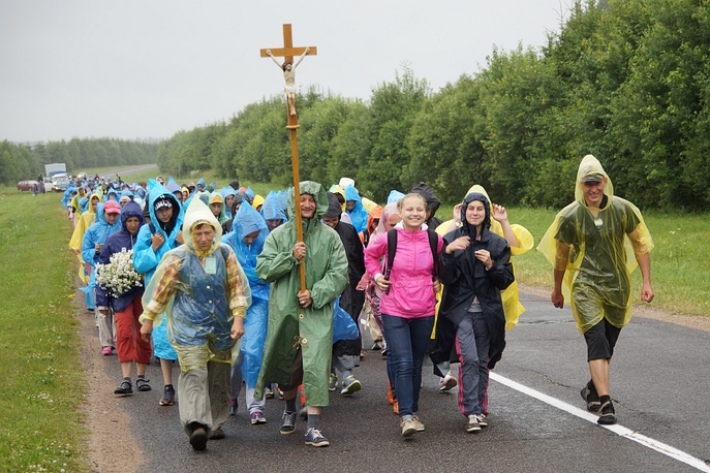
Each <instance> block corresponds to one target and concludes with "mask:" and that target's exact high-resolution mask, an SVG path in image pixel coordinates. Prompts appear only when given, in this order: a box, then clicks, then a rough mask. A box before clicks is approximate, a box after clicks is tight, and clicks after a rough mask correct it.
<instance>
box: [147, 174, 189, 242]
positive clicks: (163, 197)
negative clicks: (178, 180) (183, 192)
mask: <svg viewBox="0 0 710 473" xmlns="http://www.w3.org/2000/svg"><path fill="white" fill-rule="evenodd" d="M153 183H154V185H153V186H152V187H150V194H149V195H148V206H147V208H148V211H149V212H150V221H151V222H153V225H154V226H156V227H158V226H160V228H162V229H163V231H165V232H166V233H167V234H170V232H171V231H172V229H173V228H174V227H175V225H177V222H179V220H180V218H181V214H182V205H181V204H180V201H179V200H178V199H177V197H175V194H173V193H172V192H170V191H169V190H168V189H167V188H165V187H164V186H162V185H160V184H159V183H158V182H157V181H153ZM159 200H160V201H168V202H170V203H171V204H172V206H173V216H172V218H171V219H170V221H169V222H168V223H167V224H163V223H162V222H161V221H160V220H158V216H157V215H156V213H155V204H156V203H157V202H158V201H159Z"/></svg>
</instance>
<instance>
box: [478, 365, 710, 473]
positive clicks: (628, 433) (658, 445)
mask: <svg viewBox="0 0 710 473" xmlns="http://www.w3.org/2000/svg"><path fill="white" fill-rule="evenodd" d="M490 378H491V379H492V380H493V381H496V382H498V383H500V384H503V385H505V386H508V387H509V388H512V389H515V390H516V391H519V392H521V393H523V394H526V395H528V396H530V397H532V398H535V399H537V400H539V401H542V402H544V403H545V404H549V405H551V406H552V407H556V408H557V409H560V410H563V411H565V412H568V413H570V414H572V415H573V416H577V417H579V418H581V419H584V420H587V421H589V422H592V423H593V424H596V423H597V418H598V417H597V416H596V415H594V414H592V413H591V412H587V411H585V410H583V409H579V408H577V407H574V406H572V405H571V404H567V403H566V402H563V401H560V400H559V399H556V398H554V397H552V396H548V395H547V394H544V393H541V392H540V391H536V390H535V389H532V388H529V387H527V386H524V385H522V384H520V383H517V382H515V381H513V380H511V379H508V378H505V377H503V376H500V375H498V374H496V373H493V372H491V373H490ZM600 427H603V428H605V429H607V430H610V431H611V432H614V433H615V434H616V435H618V436H620V437H624V438H627V439H629V440H633V441H634V442H637V443H639V444H641V445H643V446H644V447H648V448H650V449H652V450H655V451H657V452H659V453H662V454H664V455H666V456H668V457H670V458H673V459H674V460H677V461H679V462H682V463H685V464H686V465H689V466H692V467H693V468H695V469H697V470H699V471H703V472H706V473H710V466H708V465H707V464H706V463H705V462H704V461H703V460H701V459H699V458H695V457H694V456H692V455H689V454H687V453H685V452H683V451H681V450H678V449H677V448H675V447H671V446H670V445H667V444H665V443H663V442H659V441H658V440H654V439H652V438H650V437H646V436H645V435H641V434H639V433H637V432H634V431H632V430H631V429H629V428H626V427H624V426H621V425H619V424H615V425H600Z"/></svg>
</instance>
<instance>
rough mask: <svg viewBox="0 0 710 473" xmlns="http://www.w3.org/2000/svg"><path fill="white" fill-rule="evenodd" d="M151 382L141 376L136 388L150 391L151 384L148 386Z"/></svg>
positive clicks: (137, 380)
mask: <svg viewBox="0 0 710 473" xmlns="http://www.w3.org/2000/svg"><path fill="white" fill-rule="evenodd" d="M149 382H150V380H149V379H145V378H144V377H142V376H139V377H138V379H136V387H137V388H138V390H139V391H150V390H151V387H150V384H148V383H149Z"/></svg>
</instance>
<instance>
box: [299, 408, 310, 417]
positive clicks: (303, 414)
mask: <svg viewBox="0 0 710 473" xmlns="http://www.w3.org/2000/svg"><path fill="white" fill-rule="evenodd" d="M298 417H300V418H301V420H308V408H307V407H306V406H303V407H302V408H301V409H300V410H299V411H298Z"/></svg>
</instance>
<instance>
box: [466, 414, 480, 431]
mask: <svg viewBox="0 0 710 473" xmlns="http://www.w3.org/2000/svg"><path fill="white" fill-rule="evenodd" d="M480 431H481V423H480V421H479V418H478V416H477V415H476V414H469V416H468V422H467V423H466V432H472V433H474V434H476V433H478V432H480Z"/></svg>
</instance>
